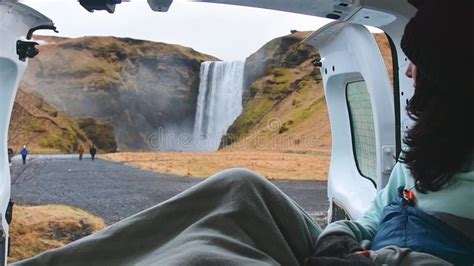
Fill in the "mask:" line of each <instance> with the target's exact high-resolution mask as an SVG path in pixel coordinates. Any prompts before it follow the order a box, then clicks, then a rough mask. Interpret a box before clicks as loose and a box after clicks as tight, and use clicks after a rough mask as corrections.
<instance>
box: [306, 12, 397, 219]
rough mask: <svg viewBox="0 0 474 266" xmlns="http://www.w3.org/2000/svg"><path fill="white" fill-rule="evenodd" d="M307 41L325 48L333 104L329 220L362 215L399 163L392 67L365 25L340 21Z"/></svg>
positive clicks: (323, 61)
mask: <svg viewBox="0 0 474 266" xmlns="http://www.w3.org/2000/svg"><path fill="white" fill-rule="evenodd" d="M304 42H306V43H307V44H310V45H312V46H314V47H316V48H317V49H318V50H319V52H320V55H321V62H320V64H321V73H322V76H323V82H324V92H325V96H326V101H327V105H328V108H329V118H330V123H331V131H332V154H331V164H330V169H329V176H328V198H329V201H330V210H329V215H328V219H329V221H330V222H332V221H334V220H339V219H344V218H350V219H357V218H359V217H360V216H361V215H362V214H363V212H364V211H365V210H366V209H367V208H368V207H369V206H370V203H371V201H372V200H373V198H374V197H375V195H376V192H377V191H378V190H380V189H381V188H383V187H384V186H385V184H386V183H387V181H388V177H389V175H390V172H391V169H392V167H393V165H394V164H395V159H394V158H395V116H394V101H393V90H392V86H391V83H390V80H389V77H388V73H387V69H386V67H385V65H384V61H383V59H382V55H381V53H380V50H379V48H378V46H377V43H376V41H375V39H374V37H373V35H372V33H370V32H369V31H368V30H367V28H366V27H364V26H362V25H358V24H351V23H347V22H342V21H336V22H333V23H330V24H328V25H326V26H325V27H323V28H321V29H320V30H318V31H316V32H314V33H313V34H312V35H310V36H309V37H308V38H307V39H306V40H305V41H304Z"/></svg>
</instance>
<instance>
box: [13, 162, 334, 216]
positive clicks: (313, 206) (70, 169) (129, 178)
mask: <svg viewBox="0 0 474 266" xmlns="http://www.w3.org/2000/svg"><path fill="white" fill-rule="evenodd" d="M11 179H12V189H11V197H12V199H13V201H14V202H16V203H17V204H22V205H43V204H64V205H70V206H75V207H78V208H81V209H83V210H86V211H88V212H90V213H92V214H94V215H96V216H99V217H102V218H103V219H104V220H105V221H106V222H107V223H109V224H110V223H114V222H117V221H119V220H121V219H123V218H125V217H128V216H130V215H132V214H135V213H137V212H139V211H142V210H144V209H146V208H149V207H151V206H154V205H156V204H158V203H160V202H162V201H164V200H167V199H169V198H170V197H172V196H174V195H176V194H178V193H179V192H181V191H183V190H185V189H187V188H189V187H191V186H192V185H194V184H197V183H199V182H200V181H202V179H196V178H187V177H180V176H173V175H166V174H159V173H155V172H150V171H144V170H141V169H136V168H133V167H129V166H126V165H124V164H122V163H114V162H110V161H105V160H100V159H97V160H95V161H92V160H91V159H90V158H89V157H87V156H85V158H84V159H83V160H82V161H79V160H78V157H77V156H76V155H32V156H29V157H28V160H27V162H26V165H23V164H22V163H21V158H20V157H19V156H15V157H14V158H13V159H12V164H11ZM273 183H274V184H275V185H276V186H278V187H279V188H280V189H281V190H282V191H284V192H285V193H286V194H288V195H289V196H290V197H291V198H293V199H294V200H295V201H296V202H297V203H298V204H300V205H301V206H302V207H303V208H304V209H305V210H306V211H307V212H308V213H309V214H311V216H313V218H315V219H316V220H318V222H320V224H324V223H325V214H326V211H327V208H328V204H327V199H326V182H316V181H274V182H273Z"/></svg>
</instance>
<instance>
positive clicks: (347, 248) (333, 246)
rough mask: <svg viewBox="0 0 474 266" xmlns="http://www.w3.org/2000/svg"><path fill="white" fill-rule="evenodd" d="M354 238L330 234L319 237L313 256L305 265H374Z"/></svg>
mask: <svg viewBox="0 0 474 266" xmlns="http://www.w3.org/2000/svg"><path fill="white" fill-rule="evenodd" d="M367 254H368V253H367V252H364V249H363V248H362V246H361V245H360V244H359V242H357V240H356V239H355V238H353V237H352V236H350V235H347V234H332V235H327V236H324V237H323V238H321V239H319V240H318V242H317V245H316V250H315V251H314V254H313V256H311V257H308V258H307V259H306V261H305V265H307V266H311V265H375V264H374V262H373V261H372V260H371V259H370V258H369V257H368V256H367Z"/></svg>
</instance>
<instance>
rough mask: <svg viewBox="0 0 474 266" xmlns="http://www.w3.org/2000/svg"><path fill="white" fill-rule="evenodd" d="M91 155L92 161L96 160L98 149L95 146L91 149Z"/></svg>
mask: <svg viewBox="0 0 474 266" xmlns="http://www.w3.org/2000/svg"><path fill="white" fill-rule="evenodd" d="M89 153H90V154H91V159H92V160H94V159H95V154H96V153H97V149H96V148H95V146H94V145H92V146H91V148H90V149H89Z"/></svg>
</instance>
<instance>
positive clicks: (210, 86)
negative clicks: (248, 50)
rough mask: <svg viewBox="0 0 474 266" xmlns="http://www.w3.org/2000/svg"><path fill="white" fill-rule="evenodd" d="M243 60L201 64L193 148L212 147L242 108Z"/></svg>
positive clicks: (217, 142)
mask: <svg viewBox="0 0 474 266" xmlns="http://www.w3.org/2000/svg"><path fill="white" fill-rule="evenodd" d="M244 66H245V62H243V61H230V62H204V63H202V64H201V73H200V79H201V82H200V84H199V95H198V100H197V107H196V119H195V122H194V132H193V143H194V150H196V151H216V150H217V149H218V148H219V144H220V141H221V138H222V136H223V135H224V134H225V133H226V131H227V129H228V128H229V126H231V125H232V123H233V122H234V120H235V119H236V118H237V117H238V116H239V115H240V113H241V112H242V93H243V78H244Z"/></svg>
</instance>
